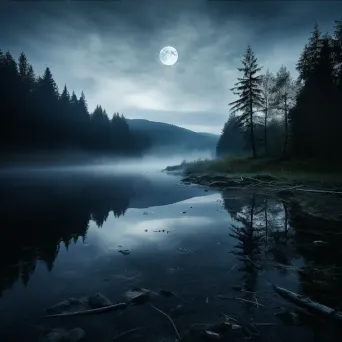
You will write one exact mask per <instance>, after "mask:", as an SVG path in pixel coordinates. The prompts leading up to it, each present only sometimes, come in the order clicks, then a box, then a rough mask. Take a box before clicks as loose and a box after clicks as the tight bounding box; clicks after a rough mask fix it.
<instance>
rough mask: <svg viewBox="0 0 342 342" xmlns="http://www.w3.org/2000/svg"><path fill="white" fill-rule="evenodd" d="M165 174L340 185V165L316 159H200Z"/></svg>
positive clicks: (167, 169) (341, 180)
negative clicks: (266, 176) (176, 173)
mask: <svg viewBox="0 0 342 342" xmlns="http://www.w3.org/2000/svg"><path fill="white" fill-rule="evenodd" d="M165 171H182V172H183V174H184V175H196V174H214V173H215V174H229V175H231V176H232V177H233V176H243V175H249V176H252V175H269V176H272V177H276V178H282V179H288V180H302V181H304V180H305V181H306V182H310V181H313V182H321V183H332V182H337V183H342V163H332V162H322V161H318V160H299V159H290V160H282V159H274V158H273V159H272V158H256V159H253V158H246V157H229V158H225V159H220V160H203V159H199V160H195V161H183V162H182V163H181V164H180V165H175V166H168V167H167V168H166V169H165Z"/></svg>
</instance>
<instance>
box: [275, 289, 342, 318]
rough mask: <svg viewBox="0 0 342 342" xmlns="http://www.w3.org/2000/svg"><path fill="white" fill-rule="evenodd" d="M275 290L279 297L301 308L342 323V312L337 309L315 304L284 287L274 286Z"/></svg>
mask: <svg viewBox="0 0 342 342" xmlns="http://www.w3.org/2000/svg"><path fill="white" fill-rule="evenodd" d="M273 288H274V290H275V291H276V292H277V293H278V294H279V295H281V296H282V297H284V298H285V299H288V300H290V301H292V302H294V303H295V304H297V305H299V306H302V307H305V308H306V309H310V310H313V311H316V312H318V313H321V314H323V315H325V316H330V317H331V318H335V319H337V320H339V321H342V312H340V311H337V310H336V309H332V308H330V307H328V306H325V305H323V304H320V303H318V302H315V301H313V300H311V299H310V298H309V297H305V296H303V295H300V294H298V293H295V292H292V291H289V290H287V289H284V288H283V287H279V286H275V285H273Z"/></svg>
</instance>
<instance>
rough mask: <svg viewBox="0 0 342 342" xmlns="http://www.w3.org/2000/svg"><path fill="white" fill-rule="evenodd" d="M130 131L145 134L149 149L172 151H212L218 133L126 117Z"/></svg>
mask: <svg viewBox="0 0 342 342" xmlns="http://www.w3.org/2000/svg"><path fill="white" fill-rule="evenodd" d="M127 123H128V125H129V127H130V129H131V131H132V132H137V133H143V134H145V135H146V136H147V137H148V139H149V140H150V143H151V149H159V148H160V149H165V148H170V149H172V150H173V151H175V152H176V151H194V150H201V151H202V150H208V151H210V152H214V151H215V148H216V144H217V141H218V139H219V135H216V134H212V133H206V132H195V131H192V130H190V129H187V128H184V127H181V126H177V125H173V124H168V123H165V122H158V121H150V120H147V119H127Z"/></svg>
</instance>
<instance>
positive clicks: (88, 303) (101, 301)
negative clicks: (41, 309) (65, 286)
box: [46, 293, 112, 315]
mask: <svg viewBox="0 0 342 342" xmlns="http://www.w3.org/2000/svg"><path fill="white" fill-rule="evenodd" d="M108 305H112V302H111V301H110V300H109V299H108V298H106V297H105V296H104V295H103V294H102V293H95V294H93V295H91V296H88V297H81V298H74V297H71V298H68V299H66V300H63V301H62V302H60V303H57V304H55V305H53V306H52V307H51V308H48V309H47V310H46V312H47V313H48V314H49V315H55V314H61V313H71V312H77V311H85V310H90V309H97V308H102V307H105V306H108Z"/></svg>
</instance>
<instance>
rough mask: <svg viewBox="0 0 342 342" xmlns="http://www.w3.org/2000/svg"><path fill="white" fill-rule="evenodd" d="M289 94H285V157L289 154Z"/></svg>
mask: <svg viewBox="0 0 342 342" xmlns="http://www.w3.org/2000/svg"><path fill="white" fill-rule="evenodd" d="M287 111H288V110H287V94H286V95H285V104H284V120H285V138H284V145H283V157H286V155H287V142H288V135H289V128H288V120H287Z"/></svg>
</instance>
